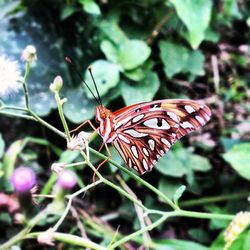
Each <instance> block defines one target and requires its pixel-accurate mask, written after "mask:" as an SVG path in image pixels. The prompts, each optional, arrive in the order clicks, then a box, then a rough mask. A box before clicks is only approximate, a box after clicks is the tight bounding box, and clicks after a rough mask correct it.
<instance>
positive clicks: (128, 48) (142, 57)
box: [118, 40, 151, 70]
mask: <svg viewBox="0 0 250 250" xmlns="http://www.w3.org/2000/svg"><path fill="white" fill-rule="evenodd" d="M150 53H151V49H150V47H149V46H148V45H147V44H146V43H145V42H144V41H140V40H127V41H125V42H124V43H122V44H120V46H119V51H118V57H119V62H120V64H121V65H122V67H123V68H124V69H125V70H132V69H134V68H136V67H138V66H140V65H141V64H143V63H144V62H145V61H146V60H147V59H148V57H149V55H150Z"/></svg>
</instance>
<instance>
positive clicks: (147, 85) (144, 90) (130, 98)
mask: <svg viewBox="0 0 250 250" xmlns="http://www.w3.org/2000/svg"><path fill="white" fill-rule="evenodd" d="M159 86H160V81H159V78H158V76H157V74H155V73H153V72H147V74H146V76H145V79H144V80H143V82H141V83H136V84H135V83H132V84H128V83H127V82H125V81H123V82H122V85H121V92H122V93H121V94H122V97H123V99H124V101H125V103H126V105H130V104H133V103H138V102H145V101H151V100H152V99H153V97H154V95H155V93H156V92H157V90H158V89H159Z"/></svg>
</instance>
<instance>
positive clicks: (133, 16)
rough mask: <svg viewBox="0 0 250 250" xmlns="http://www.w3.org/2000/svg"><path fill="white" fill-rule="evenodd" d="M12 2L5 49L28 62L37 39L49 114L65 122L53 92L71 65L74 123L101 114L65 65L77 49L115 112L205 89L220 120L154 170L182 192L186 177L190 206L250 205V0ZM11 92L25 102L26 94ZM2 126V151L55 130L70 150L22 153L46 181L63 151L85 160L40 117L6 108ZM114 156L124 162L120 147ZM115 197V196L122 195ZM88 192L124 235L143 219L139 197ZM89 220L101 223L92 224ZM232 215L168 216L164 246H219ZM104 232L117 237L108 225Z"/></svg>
mask: <svg viewBox="0 0 250 250" xmlns="http://www.w3.org/2000/svg"><path fill="white" fill-rule="evenodd" d="M0 4H1V7H0V20H1V21H0V35H1V40H0V54H5V55H8V56H9V57H10V58H12V59H15V60H18V61H20V53H21V51H22V50H23V49H24V48H25V46H26V45H27V44H33V45H34V46H35V47H36V48H37V54H38V61H37V62H36V65H33V67H32V73H31V75H30V78H29V80H28V86H29V89H30V91H31V105H32V107H33V109H34V110H35V111H36V112H37V113H38V114H39V115H41V116H44V117H45V118H46V119H47V120H48V121H49V122H51V123H52V124H54V125H56V126H58V127H59V128H60V126H61V125H60V123H59V119H58V115H57V112H56V111H55V107H56V104H55V101H54V99H53V96H52V94H51V93H50V91H49V84H50V83H51V82H52V80H53V78H54V77H55V76H56V75H58V74H60V75H62V77H63V79H64V86H63V96H65V97H67V99H68V101H67V103H66V104H65V105H64V112H65V115H66V117H67V119H68V121H69V123H70V126H71V127H72V128H74V127H76V124H78V123H80V122H83V121H85V120H86V119H92V118H93V117H94V110H95V106H96V103H95V101H94V99H93V98H92V96H91V95H90V93H89V92H88V91H87V90H86V89H85V88H84V86H82V84H81V81H80V80H79V78H78V77H77V75H76V74H75V73H74V71H73V70H72V68H70V66H68V65H67V64H66V63H65V61H64V57H65V56H66V55H68V56H70V57H71V58H73V60H74V62H75V65H76V67H77V70H78V71H79V72H81V74H82V76H83V77H85V79H86V81H87V82H88V83H89V85H90V87H91V88H92V89H94V87H93V85H92V81H91V79H90V76H89V74H88V73H87V67H88V66H89V65H91V66H92V70H93V74H94V77H95V80H96V82H97V83H98V89H99V91H100V95H101V97H102V100H103V102H104V104H105V105H107V106H108V107H109V108H110V109H112V110H116V109H118V108H121V107H123V106H126V105H129V104H132V103H137V102H142V101H149V100H153V99H164V98H191V99H204V100H205V102H206V103H207V104H208V105H209V106H210V107H211V109H212V112H213V116H212V119H211V122H210V123H209V124H208V125H206V126H205V127H204V128H203V129H202V131H199V132H197V133H193V134H192V135H190V136H188V137H187V138H184V139H183V140H181V142H179V143H178V144H177V145H175V146H174V148H173V150H171V151H170V152H169V153H168V154H167V155H166V156H165V157H163V158H162V159H161V161H160V163H159V164H157V166H156V167H155V168H154V170H153V171H152V172H151V173H150V174H146V175H145V176H143V178H145V180H147V181H149V182H150V183H152V184H153V185H154V186H156V187H158V188H159V190H161V191H162V192H163V193H165V194H166V195H167V196H169V197H170V198H172V197H173V195H174V193H175V191H176V190H177V188H178V187H179V186H180V185H186V186H187V190H186V192H185V193H184V196H183V197H182V201H181V202H180V205H182V206H183V207H189V208H193V209H198V210H199V211H209V212H221V213H233V214H234V213H236V212H238V211H240V210H247V209H248V208H249V202H248V201H247V196H248V193H249V187H250V185H249V180H250V157H249V150H250V142H249V138H250V137H249V135H250V126H249V122H250V119H249V117H250V116H249V110H250V102H249V93H250V92H249V84H250V75H249V66H250V65H249V62H250V60H249V55H250V53H249V38H250V30H249V26H250V7H249V4H248V3H247V1H240V0H239V1H236V0H224V1H223V0H219V1H212V0H193V1H191V0H170V1H163V0H144V1H143V0H139V1H136V2H135V1H127V0H121V1H115V0H100V1H94V0H70V1H63V0H54V1H48V0H44V1H38V0H34V1H27V0H23V1H4V0H1V1H0ZM20 65H21V66H22V65H23V63H22V62H21V61H20ZM3 101H4V102H6V103H9V104H15V105H23V104H24V99H23V96H22V94H21V93H20V95H15V96H13V95H12V96H7V97H5V98H3ZM0 124H1V125H0V126H1V133H2V137H1V140H0V157H2V156H3V152H4V151H6V150H8V149H10V148H11V147H12V150H13V145H14V144H15V143H16V142H17V141H16V140H17V139H23V138H27V134H28V135H29V136H32V137H44V138H45V139H46V140H47V142H49V143H52V144H55V145H57V147H59V148H60V150H59V151H57V152H59V154H55V153H54V152H52V151H51V150H50V148H47V149H46V150H45V149H44V148H43V147H41V146H35V147H27V148H25V149H24V150H23V151H22V152H21V153H20V152H19V153H18V154H19V158H20V159H19V163H20V164H21V163H22V164H23V165H29V166H31V167H32V168H34V169H35V170H36V171H37V173H39V177H40V180H41V183H40V186H41V187H42V186H43V185H44V184H45V183H46V181H47V180H48V177H49V173H48V172H49V171H48V170H49V168H50V165H51V163H52V162H53V161H55V160H57V161H65V159H66V160H67V162H74V161H75V160H76V159H77V157H78V155H74V154H73V155H72V153H69V152H66V153H67V154H66V153H64V154H61V153H60V152H61V150H63V149H65V145H64V143H63V142H62V141H61V140H60V139H58V138H57V137H56V136H55V135H53V134H51V132H49V131H47V130H44V129H42V128H41V127H40V126H38V125H36V124H34V123H32V122H28V121H21V120H14V119H12V118H7V117H3V116H1V117H0ZM96 144H97V145H98V143H96ZM31 145H32V143H31ZM12 152H13V154H14V151H12ZM112 152H113V151H112ZM65 154H66V155H65ZM114 154H115V153H114ZM58 157H59V160H58ZM113 158H114V159H117V161H118V162H119V161H120V162H121V160H120V159H119V158H118V157H117V156H116V155H114V156H113ZM97 160H98V159H96V161H97ZM94 161H95V159H94ZM102 171H104V172H105V174H106V175H110V177H111V178H112V176H114V172H115V171H116V169H114V168H108V167H106V168H105V169H102ZM77 174H78V176H79V178H80V179H81V180H82V182H83V183H85V182H88V181H89V180H90V178H92V173H91V171H89V170H88V169H84V170H81V171H77ZM113 178H114V177H113ZM124 178H125V177H124ZM127 182H128V184H129V185H130V187H131V188H132V189H133V190H134V192H135V193H136V194H137V195H138V196H139V197H140V199H141V200H143V202H144V203H145V204H146V205H147V206H148V207H151V206H152V207H153V205H154V206H159V207H161V206H163V205H162V204H161V202H160V201H159V200H157V199H156V198H155V197H154V196H153V195H152V194H150V193H147V192H145V191H144V190H143V188H142V187H140V186H138V185H137V184H136V183H134V182H131V181H130V180H129V179H128V180H127ZM110 196H112V197H114V198H113V199H112V202H110V199H109V198H108V197H110ZM206 197H209V198H208V199H206ZM86 200H87V201H86V204H84V205H85V206H86V211H87V212H88V213H89V214H90V215H91V214H92V215H93V214H94V215H95V216H102V215H105V214H109V213H115V214H116V219H115V220H113V221H111V222H110V226H111V227H113V228H116V227H117V226H118V225H122V226H121V231H122V232H124V233H127V232H132V231H133V230H135V229H136V228H138V221H137V220H135V214H134V212H132V211H133V209H132V207H130V205H129V204H128V203H127V202H126V200H124V199H121V197H119V196H118V195H117V194H114V193H113V192H111V191H110V189H107V188H105V187H104V186H102V188H101V189H100V188H98V191H97V190H95V191H94V192H92V193H90V194H88V196H87V199H86ZM0 220H1V226H0V227H1V231H2V232H5V233H4V234H2V235H1V237H2V240H4V238H6V237H7V238H8V236H7V235H8V234H11V233H12V232H13V230H14V231H15V229H14V228H13V227H12V218H11V217H10V215H8V214H6V213H3V214H2V215H1V216H0ZM69 223H70V222H69V221H68V224H67V222H66V225H65V230H73V231H74V230H75V227H76V225H72V224H69ZM83 223H86V225H85V226H86V228H87V229H88V230H89V231H91V226H90V225H88V224H87V222H83ZM227 225H228V223H223V222H222V221H217V220H211V221H204V220H202V221H201V220H194V219H181V218H180V219H178V220H173V221H168V222H166V223H165V224H164V225H162V226H161V227H160V228H158V229H157V230H154V231H153V232H152V235H151V236H152V238H153V239H155V240H158V243H159V244H158V245H159V248H157V249H191V248H194V249H197V250H199V249H213V250H215V249H221V248H222V246H223V244H224V243H223V239H222V232H223V229H224V228H225V227H226V226H227ZM99 233H100V232H99ZM218 235H219V236H218ZM93 237H94V236H93ZM95 237H97V238H98V239H99V240H102V241H104V242H105V240H107V239H105V234H101V233H100V234H99V236H95ZM170 239H171V240H170ZM249 242H250V234H249V232H246V233H244V234H243V235H242V236H241V238H240V239H239V240H237V241H236V243H235V244H234V245H233V246H232V247H231V248H230V249H245V250H247V249H249V248H250V246H249ZM65 247H66V248H67V249H70V247H69V246H65Z"/></svg>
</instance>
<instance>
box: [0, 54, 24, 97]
mask: <svg viewBox="0 0 250 250" xmlns="http://www.w3.org/2000/svg"><path fill="white" fill-rule="evenodd" d="M21 80H22V77H21V71H20V69H19V67H18V64H17V61H11V60H10V59H8V58H6V57H5V56H2V55H0V96H4V95H8V94H10V93H12V92H17V91H18V90H19V89H20V88H21V87H22V84H21V82H20V81H21Z"/></svg>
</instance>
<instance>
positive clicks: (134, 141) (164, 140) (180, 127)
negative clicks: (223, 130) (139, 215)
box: [65, 57, 211, 174]
mask: <svg viewBox="0 0 250 250" xmlns="http://www.w3.org/2000/svg"><path fill="white" fill-rule="evenodd" d="M65 60H66V61H67V62H68V63H69V64H71V65H72V66H74V64H73V62H72V60H71V59H70V58H69V57H66V58H65ZM74 70H75V71H76V73H77V74H78V76H79V77H80V79H81V80H82V82H83V83H84V84H85V86H86V87H87V88H88V90H89V91H90V93H91V94H92V96H93V97H94V99H95V100H96V102H97V103H98V106H96V116H95V117H96V121H97V122H98V123H99V124H100V126H99V128H98V129H97V131H98V134H99V135H100V136H101V137H102V139H103V145H105V146H106V148H107V150H108V147H107V143H112V144H113V146H114V147H115V149H116V150H117V151H118V153H119V154H120V156H121V158H122V159H123V160H124V162H125V163H126V165H127V166H128V168H132V169H134V170H136V171H137V172H138V173H139V174H143V173H145V172H149V171H151V170H152V168H153V166H154V165H155V164H156V163H157V162H158V161H159V159H160V158H161V157H162V156H163V155H165V154H166V153H167V152H168V150H169V149H170V147H171V146H172V145H173V144H174V143H175V142H176V141H177V140H179V139H180V138H181V137H182V136H184V135H186V134H188V133H190V132H192V131H194V130H197V129H199V128H200V127H202V126H204V125H205V124H206V123H207V122H208V121H209V120H210V117H211V111H210V109H209V108H208V107H207V106H206V105H204V104H200V103H199V102H197V101H192V100H185V99H165V100H158V101H150V102H142V103H138V104H133V105H131V106H128V107H124V108H121V109H119V110H117V111H115V112H112V111H111V110H109V109H107V108H106V107H104V106H103V104H102V101H101V98H100V94H99V92H98V89H97V85H96V82H95V80H94V77H93V75H92V71H91V68H88V70H89V73H90V75H91V78H92V81H93V83H94V87H95V90H96V93H97V97H96V96H95V94H94V93H93V91H92V90H91V88H90V87H89V86H88V84H87V83H86V81H85V80H84V79H83V78H82V77H81V74H80V73H79V72H78V71H77V70H76V68H74ZM86 122H88V123H89V124H90V125H91V127H92V128H93V129H94V130H96V129H95V127H94V126H93V125H92V123H91V122H90V121H89V120H87V121H86ZM86 122H84V123H83V124H82V125H80V126H79V127H81V126H83V125H84V124H86ZM106 161H107V159H106V160H105V161H103V162H102V163H101V164H99V166H98V168H99V167H100V166H101V165H103V164H104V163H105V162H106Z"/></svg>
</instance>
